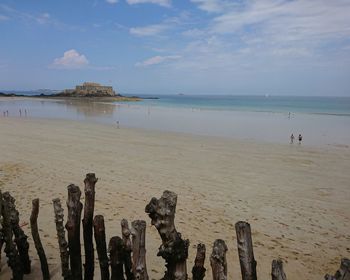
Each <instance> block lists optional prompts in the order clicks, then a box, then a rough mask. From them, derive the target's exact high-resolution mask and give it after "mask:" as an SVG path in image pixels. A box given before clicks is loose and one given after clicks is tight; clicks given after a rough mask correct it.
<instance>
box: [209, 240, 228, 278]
mask: <svg viewBox="0 0 350 280" xmlns="http://www.w3.org/2000/svg"><path fill="white" fill-rule="evenodd" d="M226 252H227V246H226V244H225V241H224V240H222V239H216V240H215V242H214V245H213V252H212V253H211V256H210V265H211V269H212V271H213V280H226V279H227V262H226Z"/></svg>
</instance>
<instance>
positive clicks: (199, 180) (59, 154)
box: [0, 118, 350, 280]
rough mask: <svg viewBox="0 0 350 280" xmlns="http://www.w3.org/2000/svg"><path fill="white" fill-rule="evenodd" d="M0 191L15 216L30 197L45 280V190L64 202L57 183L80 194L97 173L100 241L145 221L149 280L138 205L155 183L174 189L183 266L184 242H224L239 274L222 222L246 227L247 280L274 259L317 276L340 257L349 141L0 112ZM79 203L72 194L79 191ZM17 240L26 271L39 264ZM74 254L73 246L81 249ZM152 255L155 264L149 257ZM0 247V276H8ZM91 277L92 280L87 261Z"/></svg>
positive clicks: (152, 270) (25, 218)
mask: <svg viewBox="0 0 350 280" xmlns="http://www.w3.org/2000/svg"><path fill="white" fill-rule="evenodd" d="M0 151H1V152H0V188H1V190H2V191H3V192H4V191H10V192H11V194H12V195H13V196H14V197H15V198H16V201H17V207H18V210H19V212H20V219H21V222H22V223H26V222H29V216H30V212H31V201H32V199H34V198H39V199H40V203H41V208H40V213H39V227H40V234H41V238H42V242H43V245H44V247H45V250H46V255H47V257H48V261H49V266H50V271H51V272H52V279H61V276H60V273H61V272H60V260H59V250H58V244H57V240H56V231H55V223H54V213H53V207H52V199H54V198H60V199H61V200H62V202H65V200H66V198H67V189H66V188H67V185H68V184H70V183H74V184H77V185H79V186H80V187H81V190H82V191H83V179H84V177H85V174H86V173H89V172H94V173H96V176H97V177H98V178H99V181H98V182H97V185H96V205H95V214H102V215H104V217H105V223H106V229H107V240H109V238H111V237H112V236H115V235H119V236H120V234H121V230H120V221H121V219H122V218H126V219H128V220H129V222H131V221H132V220H135V219H144V220H146V222H147V225H148V226H147V230H146V246H147V265H148V273H149V276H150V279H160V278H161V277H162V272H163V270H164V266H163V260H162V259H161V258H160V257H157V256H156V254H157V250H158V247H159V245H160V244H161V240H160V237H159V235H158V233H157V231H156V229H155V228H154V227H151V225H150V219H149V217H148V216H147V215H146V213H145V211H144V208H145V205H146V204H147V203H148V202H149V201H150V199H151V198H152V197H153V196H155V197H157V198H159V197H160V196H161V194H162V192H163V191H164V190H171V191H174V192H176V193H177V194H178V204H177V214H176V226H177V229H178V231H180V232H181V233H182V235H183V237H185V238H188V239H190V250H189V253H190V255H189V259H188V263H187V267H188V273H189V275H190V272H191V269H192V266H193V261H194V254H195V251H196V250H195V246H196V244H197V243H198V242H203V243H205V244H206V246H207V258H206V268H207V273H206V279H211V269H210V265H209V256H210V253H211V248H212V244H213V242H214V240H215V239H218V238H221V239H224V240H225V241H226V243H227V245H228V248H229V251H228V253H227V261H228V278H229V279H240V277H241V276H240V268H239V261H238V255H237V248H236V238H235V231H234V224H235V223H236V222H237V221H239V220H244V221H248V222H249V223H250V224H251V226H252V231H253V242H254V250H255V251H254V253H255V258H256V260H257V263H258V266H257V270H258V277H259V279H270V276H269V275H270V270H271V261H272V260H273V259H275V258H277V257H281V258H282V259H283V260H284V262H285V271H286V274H287V277H288V279H291V280H293V279H295V280H296V279H310V280H314V279H315V280H316V279H322V278H323V276H324V274H326V273H334V272H335V271H336V269H337V268H338V267H339V263H340V259H341V257H349V256H350V248H349V247H350V232H349V225H350V210H349V201H350V185H349V182H350V172H349V167H350V149H349V148H348V147H334V146H329V147H326V146H325V147H306V146H305V147H304V146H303V145H301V146H299V145H297V144H294V145H288V144H285V145H283V144H267V143H255V142H243V141H238V140H234V139H225V138H218V137H209V136H206V137H204V136H195V135H188V134H181V133H170V132H155V131H151V130H148V131H145V130H141V129H126V128H123V127H122V128H120V129H117V128H116V127H115V126H113V125H109V124H93V123H88V122H77V121H68V120H45V119H24V118H22V119H20V118H1V119H0ZM82 200H83V201H84V195H83V196H82ZM23 228H24V230H25V232H26V234H27V235H28V236H30V237H29V242H30V251H31V257H32V266H33V271H34V273H32V274H31V275H28V276H26V277H25V279H39V276H38V275H40V265H39V262H38V257H37V254H36V252H35V249H34V244H33V242H32V238H31V234H30V228H29V226H28V225H26V226H24V227H23ZM82 253H83V250H82ZM160 264H161V265H160ZM9 275H10V274H9V269H8V268H7V265H6V257H5V255H4V253H2V259H1V272H0V278H1V279H9V277H10V276H9ZM95 276H96V277H95V278H96V279H99V271H98V269H97V267H96V272H95Z"/></svg>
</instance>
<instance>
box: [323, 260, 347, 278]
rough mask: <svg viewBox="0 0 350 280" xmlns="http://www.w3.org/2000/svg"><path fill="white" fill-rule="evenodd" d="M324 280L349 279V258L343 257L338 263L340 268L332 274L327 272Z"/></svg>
mask: <svg viewBox="0 0 350 280" xmlns="http://www.w3.org/2000/svg"><path fill="white" fill-rule="evenodd" d="M324 279H326V280H350V260H349V259H346V258H343V259H342V260H341V263H340V268H339V269H338V270H337V272H336V273H335V275H334V276H332V275H329V274H327V275H326V276H325V277H324Z"/></svg>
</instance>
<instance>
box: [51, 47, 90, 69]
mask: <svg viewBox="0 0 350 280" xmlns="http://www.w3.org/2000/svg"><path fill="white" fill-rule="evenodd" d="M88 65H89V61H88V60H87V58H86V57H85V55H83V54H79V53H78V52H77V51H76V50H74V49H71V50H68V51H66V52H64V54H63V56H62V57H59V58H55V60H54V61H53V63H52V65H51V67H52V68H59V69H80V68H84V67H86V66H88Z"/></svg>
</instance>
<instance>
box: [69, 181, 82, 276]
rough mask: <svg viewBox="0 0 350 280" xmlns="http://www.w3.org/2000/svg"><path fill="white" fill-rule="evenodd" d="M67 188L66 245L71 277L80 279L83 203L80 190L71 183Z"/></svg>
mask: <svg viewBox="0 0 350 280" xmlns="http://www.w3.org/2000/svg"><path fill="white" fill-rule="evenodd" d="M67 189H68V200H67V207H68V218H67V223H66V229H67V231H68V247H69V255H70V267H71V273H72V279H74V280H82V278H83V276H82V265H81V248H80V221H81V211H82V208H83V204H82V203H81V202H80V196H81V191H80V189H79V187H78V186H75V185H73V184H71V185H69V186H68V187H67Z"/></svg>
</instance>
